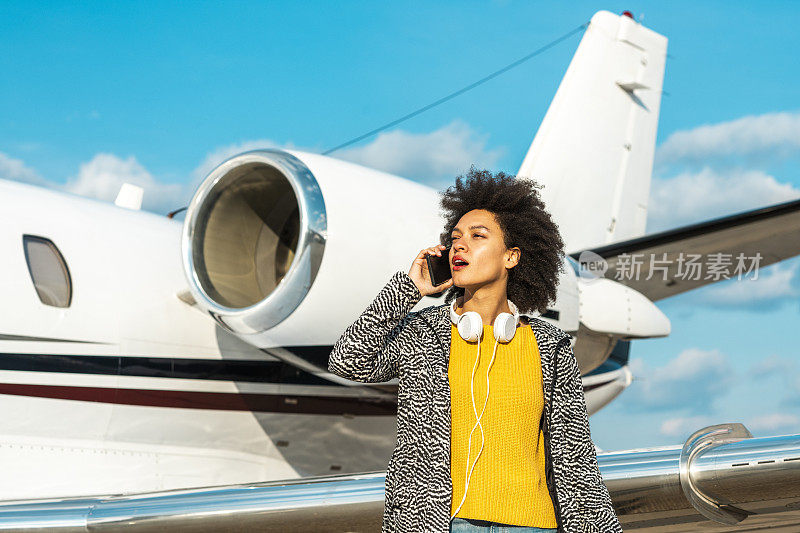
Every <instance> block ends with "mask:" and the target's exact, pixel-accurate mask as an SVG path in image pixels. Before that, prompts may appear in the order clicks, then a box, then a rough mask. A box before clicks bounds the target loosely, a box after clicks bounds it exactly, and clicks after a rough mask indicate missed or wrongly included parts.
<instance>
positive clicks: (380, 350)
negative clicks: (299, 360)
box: [328, 271, 422, 383]
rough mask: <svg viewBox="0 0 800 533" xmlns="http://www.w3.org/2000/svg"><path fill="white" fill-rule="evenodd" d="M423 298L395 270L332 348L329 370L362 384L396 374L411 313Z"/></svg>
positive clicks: (410, 280)
mask: <svg viewBox="0 0 800 533" xmlns="http://www.w3.org/2000/svg"><path fill="white" fill-rule="evenodd" d="M421 299H422V293H420V291H419V289H418V288H417V286H416V284H415V283H414V281H413V280H412V279H411V278H410V277H409V276H408V274H406V273H405V272H403V271H397V272H396V273H395V274H393V275H392V277H391V278H390V279H389V282H388V283H387V284H386V285H385V286H384V287H383V288H382V289H381V290H380V292H379V293H378V295H377V296H376V297H375V299H374V300H373V301H372V303H371V304H369V306H368V307H367V308H366V310H364V312H363V313H361V316H359V317H358V318H357V319H356V321H355V322H353V323H352V324H351V325H350V326H348V327H347V329H345V330H344V333H342V335H341V336H340V337H339V339H338V340H337V341H336V343H335V344H334V345H333V350H332V351H331V354H330V357H329V359H328V371H329V372H331V373H333V374H336V375H337V376H341V377H343V378H346V379H349V380H352V381H359V382H362V383H380V382H384V381H389V380H391V379H393V378H395V377H397V375H398V367H397V360H398V357H400V354H401V352H402V348H403V346H408V342H407V336H408V335H410V334H412V332H411V331H410V328H408V327H407V326H408V323H409V321H410V319H411V318H412V317H413V316H414V315H415V314H416V313H411V312H410V310H411V308H413V307H414V306H415V305H416V304H417V303H418V302H419V301H420V300H421Z"/></svg>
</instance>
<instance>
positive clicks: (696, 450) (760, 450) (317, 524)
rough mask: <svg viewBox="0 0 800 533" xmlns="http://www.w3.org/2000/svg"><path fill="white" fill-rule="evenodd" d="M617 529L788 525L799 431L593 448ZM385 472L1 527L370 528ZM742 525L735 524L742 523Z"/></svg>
mask: <svg viewBox="0 0 800 533" xmlns="http://www.w3.org/2000/svg"><path fill="white" fill-rule="evenodd" d="M597 459H598V464H599V466H600V471H601V473H602V475H603V481H604V482H605V484H606V486H607V487H608V490H609V493H610V495H611V498H612V500H613V503H614V508H615V510H616V513H617V516H618V517H619V519H620V522H621V523H622V525H623V527H624V528H625V530H626V531H634V530H635V531H641V532H647V533H660V532H662V531H663V532H666V531H669V532H689V531H698V530H699V529H702V530H703V531H708V532H728V531H730V532H734V531H743V530H747V531H755V530H761V529H769V530H770V531H787V532H788V531H798V530H799V529H800V506H798V505H797V502H798V499H799V498H800V435H781V436H772V437H759V438H754V437H753V436H752V435H751V434H750V432H749V431H748V430H747V428H746V427H745V426H744V425H742V424H739V423H729V424H717V425H713V426H708V427H705V428H702V429H700V430H698V431H696V432H695V433H694V434H692V435H691V436H690V437H689V438H688V439H687V440H686V442H685V443H684V444H683V445H680V444H677V445H674V446H662V447H658V448H641V449H635V450H626V451H616V452H607V453H602V454H598V456H597ZM384 483H385V472H366V473H362V474H339V475H333V476H319V477H311V478H301V479H293V480H286V481H271V482H267V483H256V484H249V485H236V486H223V487H206V488H199V489H183V490H173V491H167V492H160V493H146V494H132V495H124V496H107V497H86V498H71V499H62V500H54V499H47V500H29V501H24V502H4V503H3V504H0V529H2V530H3V531H31V530H33V529H36V530H37V531H47V530H50V531H56V530H58V531H67V530H68V531H106V530H108V531H141V532H144V531H156V530H159V531H161V530H165V529H168V530H169V531H173V532H183V531H186V532H188V531H192V532H197V531H243V532H244V531H260V532H271V531H276V532H277V531H297V532H306V531H307V532H312V531H314V532H316V531H330V532H336V531H377V530H379V529H380V524H381V519H382V513H383V501H384ZM743 528H744V529H743Z"/></svg>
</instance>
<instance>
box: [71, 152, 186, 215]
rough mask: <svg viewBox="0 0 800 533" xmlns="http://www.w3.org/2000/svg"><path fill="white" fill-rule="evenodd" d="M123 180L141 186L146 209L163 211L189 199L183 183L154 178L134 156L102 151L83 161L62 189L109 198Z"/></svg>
mask: <svg viewBox="0 0 800 533" xmlns="http://www.w3.org/2000/svg"><path fill="white" fill-rule="evenodd" d="M123 183H131V184H133V185H138V186H139V187H142V188H143V189H144V200H143V206H142V207H143V208H145V209H148V210H150V211H156V212H161V213H166V212H168V211H170V210H172V209H176V208H178V207H181V206H183V205H185V203H186V202H188V200H189V198H188V194H187V191H186V190H185V187H184V186H183V185H181V184H176V183H172V184H167V183H162V182H159V181H157V180H156V179H155V178H153V176H152V175H151V174H150V173H149V172H148V171H147V170H146V169H145V168H144V167H143V166H142V165H141V164H140V163H139V161H137V160H136V158H135V157H133V156H129V157H128V158H126V159H123V158H120V157H117V156H116V155H114V154H104V153H100V154H97V155H95V156H94V157H93V158H92V159H91V160H90V161H88V162H86V163H83V164H82V165H81V166H80V171H79V172H78V175H77V176H76V177H75V178H73V179H71V180H69V181H68V182H67V183H66V184H65V185H64V190H66V191H68V192H71V193H74V194H78V195H81V196H86V197H89V198H96V199H98V200H104V201H108V202H113V201H114V200H115V199H116V197H117V193H119V189H120V187H121V186H122V184H123Z"/></svg>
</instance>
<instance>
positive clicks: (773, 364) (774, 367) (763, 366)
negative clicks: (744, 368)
mask: <svg viewBox="0 0 800 533" xmlns="http://www.w3.org/2000/svg"><path fill="white" fill-rule="evenodd" d="M796 366H797V363H796V362H795V361H793V360H792V359H789V358H786V357H782V356H780V355H777V354H771V355H769V356H767V357H765V358H763V359H761V360H760V361H757V362H755V363H753V365H752V366H751V367H750V374H751V375H752V376H753V377H754V378H767V377H771V376H786V375H787V374H789V373H793V372H794V371H795V368H796Z"/></svg>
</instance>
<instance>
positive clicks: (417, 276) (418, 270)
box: [408, 244, 453, 296]
mask: <svg viewBox="0 0 800 533" xmlns="http://www.w3.org/2000/svg"><path fill="white" fill-rule="evenodd" d="M442 250H446V247H445V246H444V245H443V244H437V245H436V246H431V247H430V248H425V249H423V250H421V251H420V252H419V255H417V258H416V259H414V262H413V263H412V264H411V270H409V271H408V277H410V278H411V279H412V280H413V281H414V284H416V286H417V289H419V292H420V293H422V296H428V295H429V294H435V293H437V292H442V291H443V290H446V289H449V288H450V287H452V286H453V278H452V277H451V278H450V279H448V280H447V281H445V282H444V283H442V284H441V285H436V286H434V285H432V284H431V276H430V273H429V272H428V261H427V259H425V256H426V255H428V254H431V255H439V256H440V255H442Z"/></svg>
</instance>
